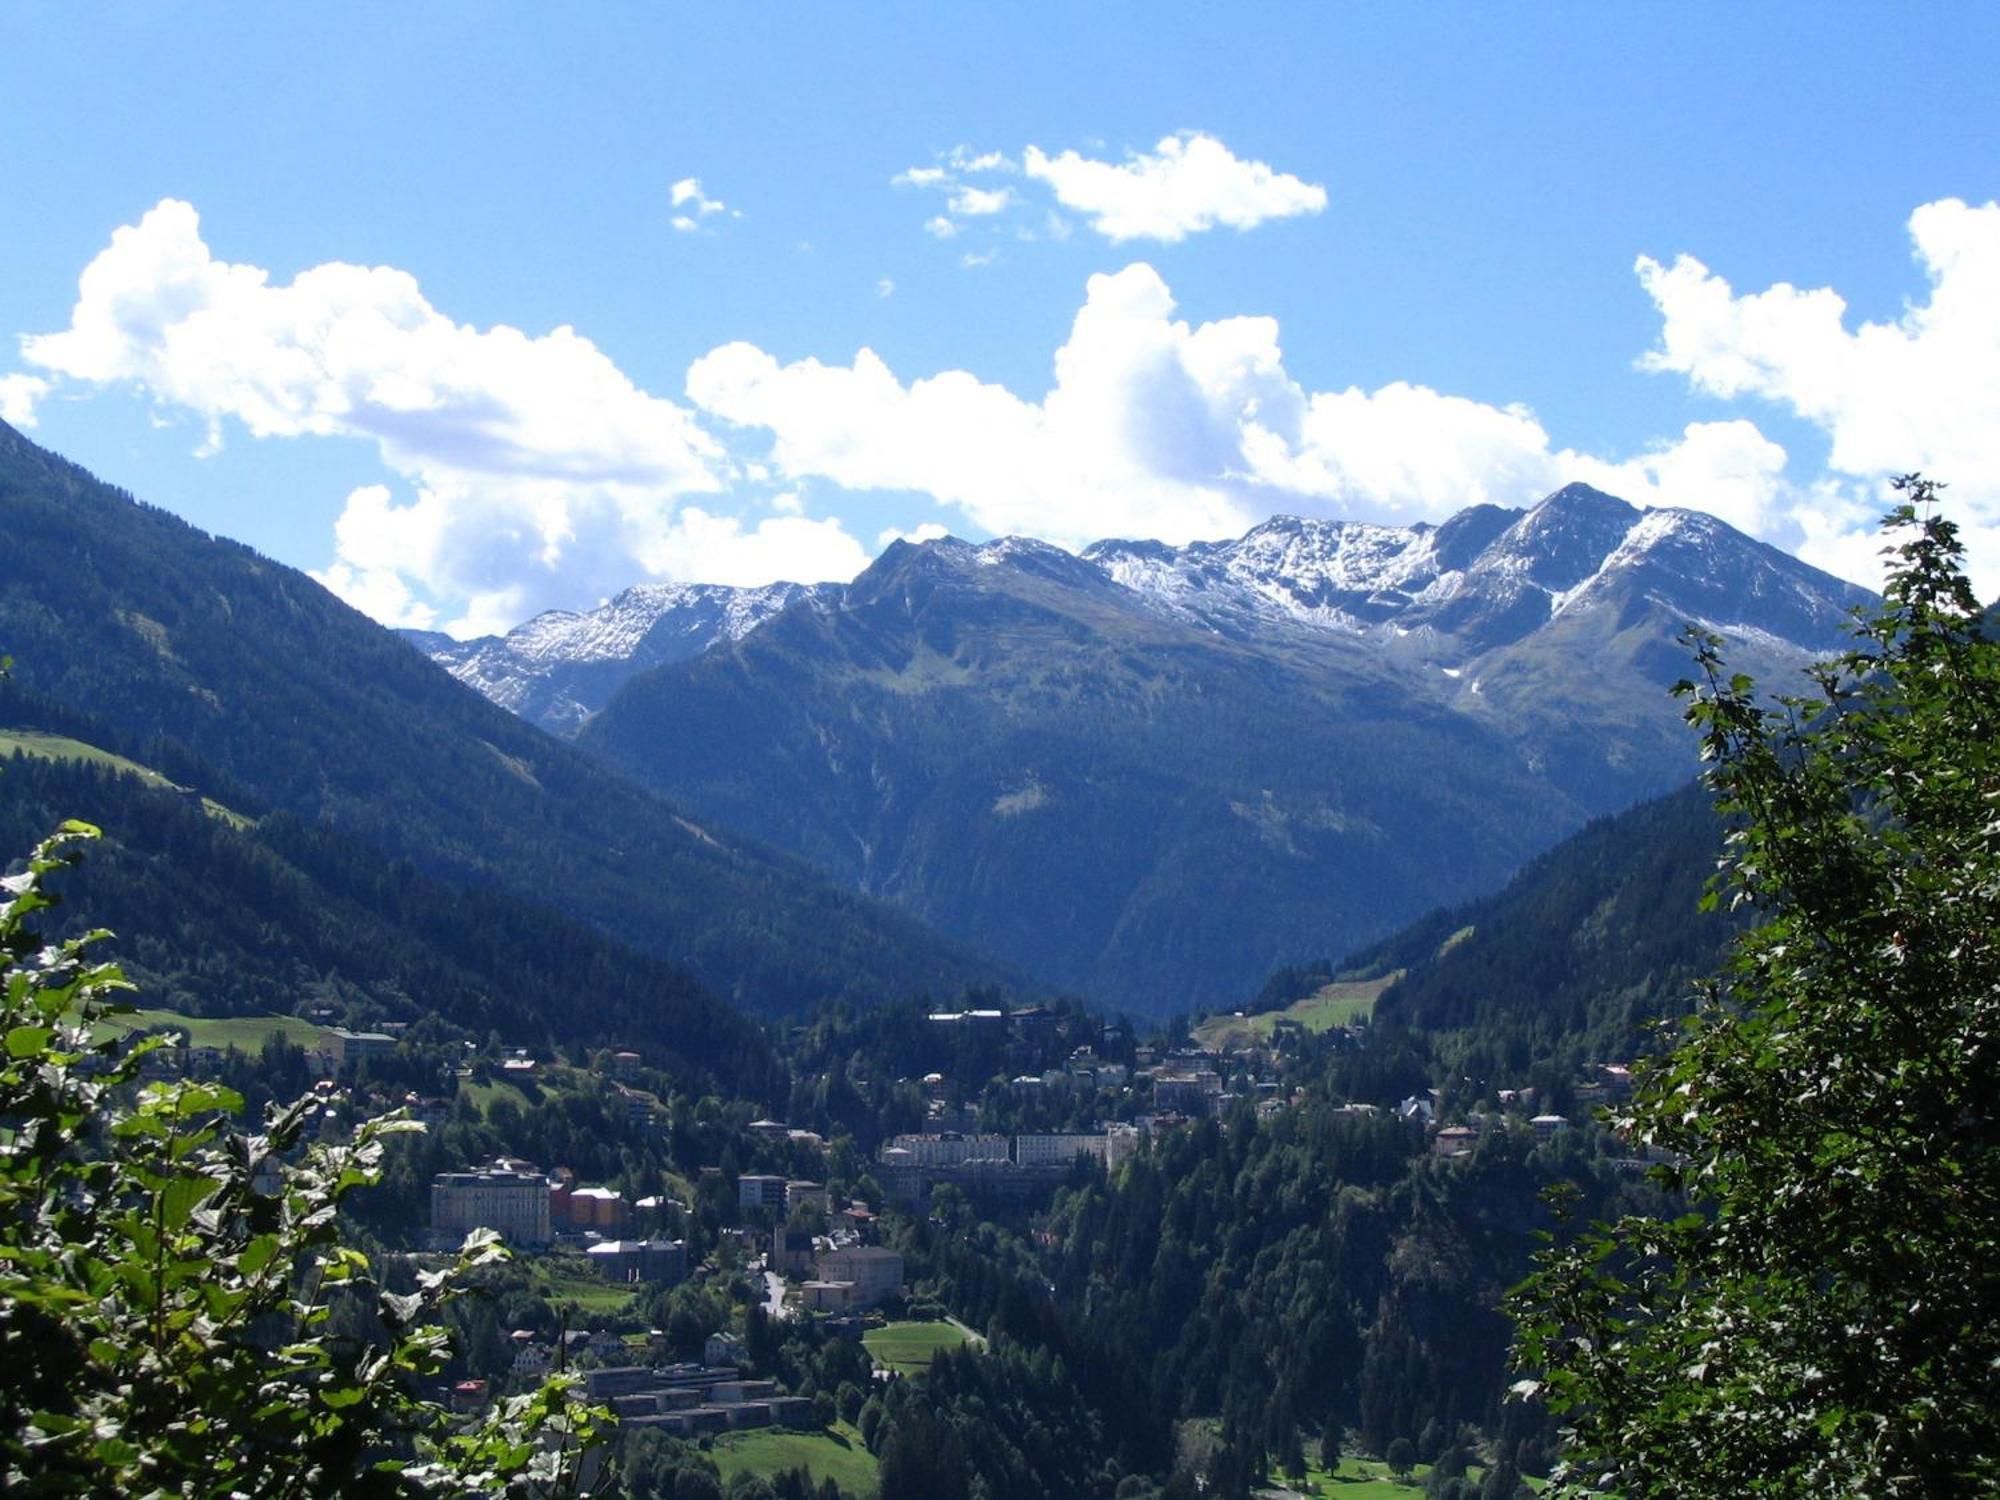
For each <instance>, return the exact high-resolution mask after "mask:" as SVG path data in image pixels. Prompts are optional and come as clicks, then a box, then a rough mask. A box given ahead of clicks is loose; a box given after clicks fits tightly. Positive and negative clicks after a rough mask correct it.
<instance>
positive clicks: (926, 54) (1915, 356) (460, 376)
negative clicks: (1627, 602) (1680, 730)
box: [0, 4, 2000, 632]
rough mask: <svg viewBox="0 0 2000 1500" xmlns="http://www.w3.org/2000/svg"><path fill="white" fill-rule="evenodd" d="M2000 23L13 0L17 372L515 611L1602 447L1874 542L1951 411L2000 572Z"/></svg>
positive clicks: (466, 623) (1123, 527)
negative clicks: (952, 539) (623, 590)
mask: <svg viewBox="0 0 2000 1500" xmlns="http://www.w3.org/2000/svg"><path fill="white" fill-rule="evenodd" d="M1996 43H2000V20H1996V13H1995V12H1993V11H1992V10H1991V9H1988V8H1976V7H1972V6H1939V7H1934V8H1929V9H1926V10H1923V11H1920V12H1895V13H1890V12H1888V11H1886V10H1884V9H1883V8H1881V7H1858V6H1838V5H1816V6H1812V7H1806V6H1797V7H1778V6H1759V7H1721V6H1712V7H1711V6H1686V7H1675V8H1668V7H1653V8H1646V9H1640V8H1637V7H1604V6H1564V5H1544V6H1536V7H1505V6H1479V7H1473V6H1448V7H1435V8H1423V9H1419V8H1417V7H1390V6H1380V7H1365V8H1361V7H1336V6H1320V5H1299V6H1291V7H1275V6H1274V7H1237V6H1220V5H1204V6H1181V7H1162V6H1127V5H1093V6H1070V5H1065V6H1049V7H1035V6H1007V7H1000V6H981V7H973V6H944V5H923V6H909V7H902V8H893V7H879V6H878V7H867V8H862V7H833V6H813V7H806V6H798V7H775V6H765V7H754V8H753V7H730V8H722V7H718V8H714V9H701V10H695V9H690V8H683V7H673V8H669V7H665V6H654V5H646V6H638V5H593V6H557V5H548V6H535V7H529V6H515V7H500V6H492V5H457V4H426V5H423V6H408V5H400V6H380V7H371V6H347V7H342V8H339V9H338V10H337V11H331V10H330V11H329V12H327V13H323V14H322V13H308V12H306V11H304V10H303V9H300V8H293V7H264V8H253V7H227V8H225V7H220V6H167V5H160V6H154V7H144V8H141V7H125V8H118V9H112V8H108V7H97V6H70V5H61V6H58V5H18V4H17V5H12V6H9V7H7V8H5V9H0V151H4V160H5V161H6V162H7V172H6V177H5V188H4V191H0V414H4V415H6V416H7V417H8V418H9V419H10V420H15V421H17V423H19V424H22V425H24V426H27V424H30V423H31V424H32V426H28V428H27V430H29V431H30V432H31V434H32V435H33V436H34V437H36V438H37V440H39V441H41V442H44V443H46V444H47V445H49V446H51V447H53V448H55V449H57V450H58V451H60V452H63V453H65V454H67V455H68V456H70V457H73V458H75V459H77V460H78V461H79V462H82V463H84V464H85V465H87V466H88V467H90V468H91V469H93V470H95V471H96V472H98V473H100V474H101V475H103V476H104V477H106V478H108V479H111V480H113V481H115V482H117V483H120V484H122V485H124V486H126V487H127V488H129V489H131V490H132V491H133V492H135V493H136V494H138V495H140V496H141V497H142V498H146V499H149V500H152V501H155V502H157V503H160V504H163V505H166V506H168V507H170V508H171V509H173V510H175V511H177V512H179V513H180V514H182V515H185V516H187V517H188V518H189V519H190V520H192V521H194V522H195V523H197V524H199V525H201V526H204V527H206V528H208V529H211V530H214V531H217V532H221V533H224V534H228V535H231V536H236V537H240V538H242V539H244V540H246V541H248V542H250V543H252V544H253V545H255V546H257V547H259V548H260V549H262V550H264V551H266V552H269V553H271V554H272V555H274V556H276V557H279V558H281V559H282V560H284V561H286V562H289V563H293V564H295V565H297V566H300V567H305V568H309V569H312V570H314V571H315V572H316V573H317V574H319V575H320V576H321V577H322V579H323V580H324V581H326V582H328V583H329V584H330V585H332V586H334V587H336V588H337V589H338V590H339V591H340V592H342V593H344V594H345V595H346V596H347V597H349V598H350V599H351V600H353V601H354V602H356V603H357V604H359V605H361V606H362V607H364V608H367V609H369V610H370V611H371V612H372V613H375V614H376V615H377V616H378V617H380V618H384V619H388V620H393V621H397V622H404V623H423V624H434V625H438V626H446V627H450V628H454V629H457V630H459V631H461V632H464V631H470V630H480V629H490V628H495V627H499V626H504V625H507V624H510V623H512V622H513V621H515V620H518V619H520V618H522V617H523V616H525V615H526V614H528V613H531V612H533V611H534V610H536V609H540V608H545V607H551V606H570V607H575V606H584V605H588V604H590V603H592V602H594V601H595V600H596V599H597V598H599V597H601V596H603V595H604V594H606V593H608V592H610V591H612V590H614V589H615V588H617V587H619V586H622V585H623V584H625V583H629V582H634V581H637V580H639V579H640V578H643V577H648V576H679V577H698V578H709V579H715V580H719V581H728V582H755V581H760V580H762V579H766V578H770V577H773V576H789V577H804V576H846V575H848V574H851V573H852V572H853V571H854V569H855V568H857V567H859V566H860V565H861V564H862V563H863V562H864V561H865V559H866V558H867V557H868V556H870V555H872V554H873V553H874V552H875V551H876V550H878V548H879V546H880V545H881V544H882V542H883V540H884V539H885V538H886V537H887V536H889V535H891V534H919V535H921V534H928V532H929V530H935V529H938V528H942V529H946V530H950V531H953V532H956V533H958V534H961V535H968V536H975V537H976V536H985V535H990V534H995V533H997V532H1001V531H1008V530H1020V531H1028V532H1032V533H1035V534H1040V535H1045V536H1048V537H1050V538H1051V539H1052V540H1057V541H1060V542H1063V543H1065V544H1070V545H1076V544H1080V543H1081V542H1084V541H1088V540H1090V539H1093V538H1094V537H1096V536H1100V535H1133V534H1149V535H1158V536H1162V537H1165V538H1167V539H1169V540H1176V541H1178V540H1185V539H1188V538H1190V537H1193V536H1197V535H1222V534H1230V533H1233V532H1237V531H1241V530H1242V529H1243V528H1244V527H1245V526H1247V525H1248V524H1251V523H1252V522H1254V521H1255V520H1258V519H1261V518H1262V517H1263V516H1265V515H1268V514H1271V513H1273V512H1276V511H1299V512H1304V513H1309V514H1321V515H1331V516H1352V517H1356V518H1360V519H1365V520H1374V521H1384V522H1394V523H1406V522H1409V521H1413V520H1420V519H1432V520H1435V519H1439V518H1441V517H1442V516H1444V515H1447V514H1449V513H1450V512H1451V511H1453V510H1455V509H1457V508H1459V507H1460V506H1461V505H1463V504H1466V503H1470V502H1471V501H1474V500H1481V499H1491V500H1499V501H1502V502H1505V503H1510V504H1524V503H1529V502H1531V501H1533V500H1534V499H1536V498H1538V497H1539V495H1540V494H1541V493H1544V492H1546V490H1548V489H1550V488H1553V487H1554V486H1555V485H1556V484H1558V483H1560V482H1563V481H1565V480H1567V479H1570V478H1582V479H1587V480H1589V481H1591V482H1594V483H1598V484H1600V485H1602V486H1603V487H1605V488H1608V489H1613V490H1615V491H1617V492H1619V493H1623V494H1625V495H1626V496H1627V497H1628V498H1631V499H1633V500H1635V501H1640V502H1643V503H1671V504H1687V505H1699V506H1702V507H1704V508H1708V509H1713V510H1716V511H1717V512H1718V513H1720V514H1722V515H1724V516H1725V517H1727V518H1728V519H1730V520H1732V521H1734V522H1736V523H1737V524H1739V525H1743V526H1745V527H1746V529H1751V530H1753V531H1755V532H1757V533H1758V534H1759V535H1762V536H1765V537H1767V538H1768V539H1770V540H1772V541H1774V542H1776V543H1777V544H1779V545H1781V546H1785V547H1787V548H1789V549H1791V550H1794V551H1798V552H1800V553H1801V554H1802V555H1805V556H1807V557H1808V558H1809V559H1811V560H1813V561H1816V562H1818V563H1820V564H1821V565H1823V566H1828V567H1832V568H1835V569H1837V570H1838V571H1842V572H1845V573H1847V574H1849V575H1850V576H1860V577H1864V578H1866V577H1867V575H1868V572H1869V569H1870V567H1871V561H1870V559H1871V558H1872V555H1873V547H1874V543H1873V541H1872V538H1871V536H1870V534H1869V523H1870V521H1871V519H1872V518H1873V516H1874V515H1876V514H1877V513H1878V512H1879V510H1880V508H1881V504H1880V493H1881V486H1880V477H1881V475H1883V474H1884V473H1887V472H1893V471H1896V470H1900V469H1905V468H1916V467H1922V468H1925V469H1928V470H1930V471H1932V472H1934V473H1936V474H1938V475H1939V476H1940V477H1943V478H1945V479H1947V480H1950V481H1951V482H1952V483H1953V485H1954V488H1953V490H1952V492H1951V493H1952V498H1953V501H1954V504H1955V505H1956V506H1957V507H1958V512H1959V514H1960V517H1961V519H1962V520H1963V521H1964V523H1965V524H1966V526H1967V529H1968V535H1969V537H1970V539H1971V541H1972V543H1973V548H1974V560H1975V565H1976V568H1977V570H1978V574H1979V577H1980V579H1981V581H1982V584H1983V586H1984V587H1985V589H1986V591H1987V592H1989V593H1991V592H1993V591H1994V590H1995V589H1996V588H2000V208H1994V207H1993V206H1992V204H1993V200H1994V199H1995V198H1996V197H2000V150H1996V147H2000V128H1996V127H2000V102H1996V97H1997V96H1996V91H1995V90H1994V88H1993V87H1992V77H1993V73H1994V66H1995V64H1996V62H2000V46H1996ZM677 184H678V185H680V186H679V187H678V188H677V186H676V185H677ZM676 197H678V198H679V200H680V201H678V202H676V201H675V199H676ZM676 220H680V221H683V222H682V224H681V226H680V227H676V222H675V221H676ZM1682 256H1687V257H1693V260H1692V261H1684V260H1678V259H1677V258H1678V257H1682ZM1641 257H1647V258H1649V264H1650V266H1651V269H1646V268H1645V267H1642V266H1641V265H1640V258H1641ZM86 268H91V275H90V276H89V277H88V278H86V276H85V273H86ZM80 283H81V284H80ZM1836 299H1837V300H1836ZM558 330H571V332H558ZM864 350H866V351H869V353H868V354H866V355H863V354H862V353H861V351H864Z"/></svg>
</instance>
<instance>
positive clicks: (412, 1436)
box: [0, 823, 600, 1500]
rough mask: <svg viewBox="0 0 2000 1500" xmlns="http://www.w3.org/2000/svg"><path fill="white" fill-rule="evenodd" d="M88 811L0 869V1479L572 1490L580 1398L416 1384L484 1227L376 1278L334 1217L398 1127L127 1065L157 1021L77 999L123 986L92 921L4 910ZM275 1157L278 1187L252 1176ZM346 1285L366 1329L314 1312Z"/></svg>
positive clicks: (70, 1488) (360, 1492)
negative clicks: (59, 924)
mask: <svg viewBox="0 0 2000 1500" xmlns="http://www.w3.org/2000/svg"><path fill="white" fill-rule="evenodd" d="M96 834H97V830H95V829H94V828H91V827H90V826H89V825H87V824H82V823H68V824H65V825H63V828H62V829H61V831H60V832H58V833H57V834H56V835H55V836H54V837H53V838H51V839H49V840H48V841H47V842H45V843H43V844H42V845H41V846H40V847H39V848H37V849H36V851H35V852H34V854H33V856H32V857H31V858H30V859H29V861H28V866H27V869H26V870H25V871H24V872H22V873H21V874H19V875H16V876H13V877H10V878H8V879H6V880H5V881H0V975H4V979H5V994H4V998H0V1041H4V1056H0V1488H4V1489H5V1490H6V1492H7V1493H9V1494H20V1495H121V1496H165V1495H173V1496H215V1497H222V1496H255V1497H258V1500H267V1497H285V1496H320V1495H339V1496H358V1497H375V1496H413V1495H424V1496H457V1495H463V1496H473V1495H478V1496H537V1497H541V1496H547V1497H554V1496H563V1495H573V1494H578V1493H583V1492H584V1488H585V1487H584V1483H583V1479H582V1475H583V1474H584V1472H585V1471H586V1470H593V1469H596V1468H597V1467H598V1465H597V1464H596V1463H595V1462H594V1460H595V1457H596V1454H595V1453H594V1452H593V1451H592V1450H593V1449H594V1448H595V1447H596V1445H597V1443H598V1441H599V1434H600V1427H599V1421H600V1416H599V1414H597V1413H594V1412H592V1411H589V1410H587V1409H584V1408H580V1407H578V1406H575V1405H573V1404H571V1402H570V1401H569V1399H568V1397H567V1395H566V1392H565V1389H564V1387H563V1385H562V1384H561V1383H560V1382H555V1383H551V1384H550V1385H547V1386H544V1387H543V1388H542V1389H541V1390H539V1391H537V1392H535V1393H534V1394H532V1395H527V1396H519V1397H513V1398H510V1399H508V1400H505V1401H502V1402H500V1403H498V1404H497V1405H496V1406H495V1407H494V1408H492V1409H491V1410H489V1412H488V1413H487V1414H486V1415H485V1416H484V1417H482V1418H478V1419H460V1418H454V1417H453V1416H452V1414H451V1413H449V1412H448V1411H446V1410H445V1408H443V1407H442V1406H440V1405H438V1404H437V1403H436V1402H434V1401H430V1400H427V1399H425V1398H424V1397H423V1396H422V1395H421V1394H419V1388H420V1386H421V1384H422V1383H423V1382H425V1381H428V1380H432V1379H434V1378H435V1377H436V1376H437V1375H438V1373H439V1371H440V1370H441V1369H442V1368H443V1366H444V1363H445V1360H446V1358H447V1356H448V1353H449V1350H448V1348H447V1343H446V1336H445V1333H444V1331H443V1329H442V1328H441V1327H439V1326H438V1323H437V1321H436V1319H437V1315H438V1313H439V1311H440V1309H441V1307H442V1306H443V1304H444V1303H445V1302H446V1301H447V1300H449V1299H450V1298H452V1297H454V1296H457V1295H459V1294H460V1293H461V1292H462V1290H463V1289H464V1285H465V1282H464V1278H465V1276H466V1274H467V1273H468V1272H469V1271H471V1270H472V1269H473V1268H475V1267H477V1266H481V1265H485V1264H488V1263H490V1262H492V1261H493V1260H495V1259H498V1258H499V1257H501V1256H502V1254H503V1253H504V1252H503V1251H502V1250H501V1248H500V1246H499V1245H498V1244H497V1243H496V1242H495V1240H494V1237H493V1236H492V1235H491V1234H488V1233H483V1232H482V1233H480V1234H475V1235H473V1236H472V1237H470V1238H468V1239H467V1241H466V1243H465V1246H464V1248H463V1249H462V1250H461V1251H460V1252H459V1254H458V1256H457V1257H456V1260H455V1262H454V1263H453V1264H452V1265H451V1266H449V1267H448V1268H446V1269H444V1270H439V1271H431V1272H425V1273H422V1274H421V1275H420V1276H419V1277H418V1278H417V1281H416V1290H414V1291H413V1292H410V1293H407V1294H400V1295H399V1294H396V1293H393V1292H390V1291H388V1290H386V1289H383V1288H379V1287H376V1286H375V1285H374V1284H373V1282H372V1281H371V1279H370V1266H369V1262H368V1258H367V1257H366V1256H365V1255H363V1254H361V1253H360V1252H359V1251H357V1250H354V1249H352V1248H350V1247H347V1246H344V1245H342V1243H341V1241H340V1227H339V1222H338V1218H337V1210H338V1207H339V1204H340V1201H341V1199H342V1198H343V1197H345V1196H346V1195H347V1194H348V1193H350V1192H351V1191H353V1190H354V1189H355V1188H357V1187H361V1186H364V1185H366V1184H368V1183H371V1182H373V1181H374V1180H375V1177H376V1175H377V1172H378V1167H379V1163H380V1161H381V1158H382V1153H383V1144H384V1142H385V1140H386V1139H387V1138H388V1137H389V1136H390V1135H392V1134H394V1133H396V1132H399V1131H406V1130H413V1129H420V1128H421V1127H419V1126H415V1125H412V1124H410V1123H409V1122H407V1121H403V1120H399V1119H396V1118H393V1117H391V1118H387V1119H378V1120H371V1121H369V1122H367V1123H365V1124H363V1125H361V1126H360V1127H359V1128H358V1129H357V1130H356V1131H355V1132H354V1133H353V1135H352V1136H351V1137H350V1138H349V1139H347V1140H346V1141H344V1142H340V1143H337V1144H329V1143H320V1142H315V1143H312V1144H309V1145H307V1146H305V1147H304V1149H303V1151H299V1149H298V1148H299V1142H300V1140H301V1136H302V1133H303V1131H304V1129H305V1127H306V1124H307V1120H308V1117H309V1113H310V1111H309V1107H308V1103H307V1102H305V1101H301V1102H300V1103H298V1104H295V1105H292V1106H291V1107H289V1108H286V1109H283V1110H277V1111H274V1112H273V1113H272V1116H271V1118H270V1119H269V1121H268V1122H267V1125H266V1128H265V1130H264V1132H263V1133H262V1134H260V1135H246V1134H244V1133H242V1132H241V1131H240V1130H238V1129H235V1128H233V1127H232V1124H231V1117H232V1115H233V1113H234V1112H235V1111H237V1110H239V1109H240V1108H241V1106H242V1100H241V1099H240V1098H239V1097H238V1096H236V1095H234V1094H233V1093H231V1092H230V1091H228V1090H226V1089H221V1088H217V1087H213V1086H209V1085H203V1084H200V1083H191V1082H178V1083H143V1084H142V1083H141V1082H140V1081H139V1070H140V1064H141V1061H142V1059H143V1058H144V1056H145V1055H146V1053H147V1052H149V1051H150V1050H151V1049H152V1048H153V1047H154V1046H156V1045H157V1043H154V1042H148V1041H138V1042H133V1041H131V1040H129V1039H127V1038H124V1037H122V1036H119V1035H117V1034H115V1028H107V1027H103V1026H100V1025H98V1024H97V1023H98V1022H100V1021H102V1020H103V1019H104V1018H106V1017H108V1016H114V1015H116V1014H118V1013H119V1012H120V1011H121V1010H122V1009H124V1007H121V1006H120V1005H118V1004H117V1003H116V1001H117V998H118V995H119V993H120V992H122V991H124V990H127V989H129V988H130V986H129V985H128V984H127V983H126V982H125V980H124V978H123V976H122V975H121V973H120V972H119V970H118V968H117V967H116V966H115V965H113V964H108V963H95V962H92V961H91V960H90V958H89V957H88V956H87V950H88V949H89V947H90V946H91V945H92V944H93V943H95V942H96V941H97V940H99V939H101V938H102V937H104V936H105V934H103V933H101V932H98V933H91V934H88V935H86V936H84V937H82V938H78V939H75V940H72V941H69V942H66V943H62V944H60V945H56V946H43V945H42V944H41V942H40V941H39V940H38V939H37V938H36V937H35V936H34V935H33V933H32V931H31V930H30V927H29V925H28V923H29V919H30V918H31V917H32V916H33V915H34V913H35V912H37V911H40V910H43V909H45V908H47V907H49V906H50V905H52V904H53V902H54V899H55V898H54V897H53V895H52V894H51V893H50V892H49V891H48V890H47V889H46V884H45V882H46V879H47V877H48V876H49V875H50V874H51V873H53V872H55V871H57V870H59V869H61V868H63V867H64V866H66V865H68V864H71V863H73V862H74V860H75V858H76V857H77V852H78V847H77V846H79V845H80V844H81V843H82V842H84V841H85V840H88V839H91V838H94V837H96ZM293 1154H297V1156H298V1159H297V1160H296V1161H294V1160H291V1159H289V1158H290V1157H291V1156H292V1155H293ZM273 1169H275V1172H276V1180H277V1183H278V1186H277V1190H276V1191H275V1192H272V1193H268V1194H265V1193H259V1192H258V1191H256V1189H255V1188H254V1187H253V1185H252V1184H253V1179H255V1178H256V1177H257V1176H258V1175H259V1173H260V1171H261V1172H264V1173H267V1174H268V1173H270V1172H271V1171H272V1170H273ZM267 1182H268V1177H267ZM370 1294H372V1300H373V1303H374V1307H375V1311H376V1313H377V1315H378V1316H379V1318H380V1322H381V1330H382V1331H381V1333H380V1335H379V1336H378V1337H377V1338H375V1339H373V1340H360V1339H345V1338H339V1337H336V1336H334V1334H333V1332H332V1327H331V1320H332V1316H333V1307H334V1302H335V1300H336V1299H339V1298H346V1297H355V1296H361V1297H367V1296H368V1295H370ZM586 1458H588V1459H590V1460H592V1461H591V1462H588V1463H586V1461H585V1460H586Z"/></svg>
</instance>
